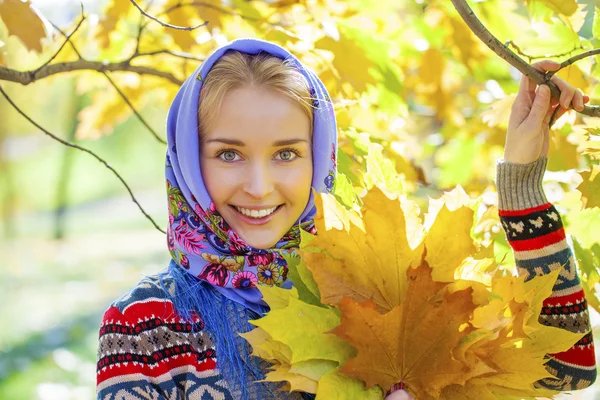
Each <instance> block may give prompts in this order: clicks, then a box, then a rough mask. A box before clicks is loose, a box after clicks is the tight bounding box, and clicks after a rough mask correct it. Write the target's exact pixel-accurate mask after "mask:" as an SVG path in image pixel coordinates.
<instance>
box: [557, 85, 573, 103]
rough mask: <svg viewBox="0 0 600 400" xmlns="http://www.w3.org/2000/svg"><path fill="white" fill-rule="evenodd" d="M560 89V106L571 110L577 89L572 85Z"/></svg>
mask: <svg viewBox="0 0 600 400" xmlns="http://www.w3.org/2000/svg"><path fill="white" fill-rule="evenodd" d="M559 89H560V105H561V106H562V107H564V108H571V102H572V101H573V97H574V96H575V88H574V87H573V86H571V85H567V86H564V87H563V88H561V87H560V86H559Z"/></svg>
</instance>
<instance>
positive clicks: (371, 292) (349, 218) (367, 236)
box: [302, 187, 423, 310]
mask: <svg viewBox="0 0 600 400" xmlns="http://www.w3.org/2000/svg"><path fill="white" fill-rule="evenodd" d="M316 202H317V209H318V212H317V215H316V217H315V225H316V226H317V230H318V231H319V232H325V231H327V235H323V236H321V235H317V237H316V238H315V239H314V240H312V241H311V242H310V246H311V247H310V248H307V249H304V251H303V252H302V257H303V258H304V260H305V261H306V265H307V267H308V268H309V269H310V271H311V272H312V274H313V276H314V278H315V280H316V281H317V283H318V285H319V290H320V293H321V301H322V302H323V303H325V304H337V303H339V301H340V300H341V299H342V297H344V296H345V297H349V298H351V299H353V300H355V301H357V302H362V301H365V300H372V301H373V302H374V303H375V304H376V305H377V306H378V307H379V308H380V309H382V310H391V309H392V308H394V307H395V306H396V305H398V304H400V302H401V299H402V297H403V296H404V295H405V293H406V286H407V283H406V279H405V278H404V275H405V273H406V270H407V269H408V268H409V267H410V266H416V265H419V264H420V261H421V255H422V252H423V247H422V245H420V246H419V247H417V248H416V249H412V248H411V247H410V245H409V242H408V240H407V237H406V222H405V218H404V213H403V212H402V211H401V208H400V202H399V201H398V200H390V199H389V198H388V197H387V196H386V195H385V194H384V193H383V192H382V191H381V189H379V188H377V187H375V188H373V189H372V190H371V191H369V193H368V194H367V195H366V196H365V197H364V198H363V215H362V217H363V218H362V220H361V219H360V217H359V215H358V214H357V213H356V212H354V211H346V210H345V209H344V208H343V207H342V206H340V205H339V204H338V205H334V204H337V202H335V199H334V198H333V196H329V195H323V196H318V197H317V198H316ZM330 204H331V206H330ZM390 215H394V216H395V217H394V218H390V217H389V216H390ZM329 228H335V229H329ZM390 243H393V244H394V246H393V247H391V246H389V244H390ZM382 247H383V248H385V250H386V251H382V250H384V249H383V248H382ZM390 247H391V248H390ZM311 248H316V249H318V251H315V252H311V251H310V249H311ZM365 271H369V272H368V273H365Z"/></svg>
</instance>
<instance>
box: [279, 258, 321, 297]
mask: <svg viewBox="0 0 600 400" xmlns="http://www.w3.org/2000/svg"><path fill="white" fill-rule="evenodd" d="M283 258H285V260H286V261H287V263H288V279H290V280H291V281H292V282H294V287H295V288H296V290H297V291H298V298H299V299H300V300H302V301H304V302H306V303H308V304H312V305H315V306H319V307H322V306H323V305H322V304H321V300H320V299H321V295H320V294H319V288H318V287H317V283H316V282H315V280H314V278H313V276H312V273H311V272H310V271H309V270H308V268H306V264H305V263H304V261H302V260H301V259H300V257H298V256H296V255H292V254H284V255H283Z"/></svg>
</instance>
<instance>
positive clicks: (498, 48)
mask: <svg viewBox="0 0 600 400" xmlns="http://www.w3.org/2000/svg"><path fill="white" fill-rule="evenodd" d="M452 4H453V5H454V8H455V9H456V11H458V13H459V14H460V16H461V17H462V19H463V20H464V21H465V22H466V24H467V25H468V26H469V28H471V31H473V33H474V34H475V35H477V37H478V38H479V39H480V40H481V41H482V42H483V43H485V44H486V45H487V46H488V47H489V48H490V49H491V50H492V51H493V52H494V53H496V54H497V55H499V56H500V57H501V58H503V59H504V60H506V61H507V62H508V63H509V64H510V65H512V66H513V67H515V68H516V69H518V70H519V71H521V73H523V74H524V75H526V76H527V77H528V78H529V79H531V80H532V81H533V82H535V83H537V84H538V85H542V84H545V85H548V87H550V92H551V93H552V96H553V97H555V98H560V89H559V88H558V86H556V84H555V83H554V82H552V81H551V80H550V79H549V78H548V77H547V75H546V74H545V73H543V72H541V71H538V70H536V69H535V68H533V67H532V66H531V65H529V64H528V63H526V62H525V61H524V60H523V59H522V58H521V57H519V56H518V55H516V54H515V53H514V52H513V51H512V50H510V49H509V48H508V47H507V46H506V45H504V44H502V43H501V42H500V41H499V40H498V39H496V37H495V36H494V35H492V33H491V32H490V31H488V30H487V28H486V27H485V26H484V25H483V24H482V23H481V21H479V19H478V18H477V16H476V15H475V13H474V12H473V10H471V7H469V5H468V4H467V2H466V0H452ZM578 112H579V113H581V114H584V115H588V116H590V117H600V106H587V105H584V108H583V110H582V111H578Z"/></svg>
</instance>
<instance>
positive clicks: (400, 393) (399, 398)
mask: <svg viewBox="0 0 600 400" xmlns="http://www.w3.org/2000/svg"><path fill="white" fill-rule="evenodd" d="M384 400H415V398H414V397H412V396H411V395H410V394H409V393H408V392H406V391H404V390H402V389H400V390H396V391H395V392H392V393H391V394H390V395H389V396H387V397H386V398H385V399H384Z"/></svg>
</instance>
